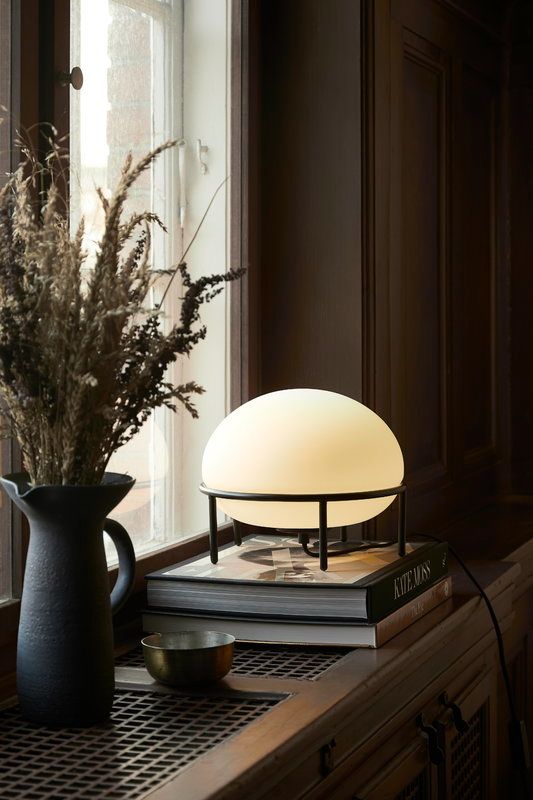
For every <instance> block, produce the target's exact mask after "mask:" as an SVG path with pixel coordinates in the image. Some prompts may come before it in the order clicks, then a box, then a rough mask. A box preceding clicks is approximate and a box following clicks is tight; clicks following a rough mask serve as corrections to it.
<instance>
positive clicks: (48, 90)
mask: <svg viewBox="0 0 533 800" xmlns="http://www.w3.org/2000/svg"><path fill="white" fill-rule="evenodd" d="M0 3H1V4H2V5H1V8H2V9H3V8H4V6H6V7H7V6H9V7H10V8H14V9H15V8H16V10H15V11H14V15H13V20H12V23H13V24H12V26H11V42H10V46H11V51H12V58H11V63H12V69H11V84H12V86H13V87H15V88H16V97H15V101H16V102H15V103H14V105H13V110H12V114H13V118H14V119H15V120H20V122H21V126H22V127H25V128H30V127H31V126H32V125H35V124H36V123H37V122H39V121H40V120H43V119H47V120H53V121H54V124H55V126H56V128H57V129H58V131H59V135H64V134H65V133H66V132H67V131H68V119H69V105H68V95H69V92H68V88H69V87H67V88H66V89H62V88H60V87H59V85H58V83H57V82H56V81H55V74H56V73H57V72H58V71H60V70H63V69H64V68H65V65H67V64H69V59H68V53H69V39H70V19H69V16H70V15H69V5H70V4H69V0H52V3H51V4H50V5H51V6H52V10H51V11H50V7H49V6H48V5H47V13H46V15H44V14H43V15H42V17H41V18H40V17H39V11H40V9H42V4H40V2H39V0H21V2H20V3H15V2H14V0H0ZM229 3H230V6H231V34H230V35H231V66H230V80H231V112H230V120H229V125H230V130H231V145H230V146H231V162H232V170H231V176H230V198H231V199H230V232H229V237H230V258H231V263H232V265H240V264H242V265H243V266H245V267H246V268H247V272H246V274H245V276H244V277H243V279H241V280H240V281H238V282H235V283H233V284H231V285H230V287H229V291H230V298H231V299H230V337H231V340H230V341H231V366H230V376H229V377H230V406H231V408H232V409H233V408H236V407H237V406H238V405H240V404H241V403H243V402H245V401H246V400H247V399H250V398H251V397H253V396H254V395H255V394H256V393H257V387H258V369H257V362H256V358H255V354H256V353H257V352H258V347H257V343H256V342H255V341H254V339H255V336H254V333H255V332H254V331H253V330H252V329H251V324H250V321H251V320H253V319H255V320H257V319H258V316H257V314H255V313H254V308H255V307H256V302H255V299H256V297H257V279H256V276H255V274H254V270H253V268H252V269H250V265H251V262H252V261H253V260H254V255H255V254H256V253H257V249H256V248H257V244H256V241H257V231H256V229H255V227H254V226H252V224H251V219H252V217H251V215H250V211H249V209H250V206H253V207H256V204H257V197H258V190H257V181H256V180H251V178H250V174H251V172H252V170H254V171H255V165H256V159H257V154H256V153H255V152H252V151H251V149H250V135H251V131H252V127H251V125H250V124H249V120H250V117H251V114H252V113H254V111H255V112H256V111H257V108H252V106H253V105H254V102H255V101H254V100H253V99H252V103H250V95H251V93H250V88H251V86H252V82H251V80H250V70H255V69H257V60H258V55H257V47H255V46H254V44H252V45H250V32H251V25H255V24H256V21H257V20H258V9H257V8H256V5H257V0H229ZM0 33H1V32H0ZM252 33H253V31H252ZM254 40H255V44H257V41H258V36H257V32H256V34H255V36H254ZM2 43H3V42H2ZM252 51H254V52H252ZM254 85H255V81H254ZM32 138H33V140H34V144H35V142H36V141H38V135H37V133H36V132H35V131H34V132H33V135H32ZM15 157H16V154H15ZM10 166H11V167H12V166H13V165H10ZM250 187H254V190H253V191H254V193H255V194H254V196H252V195H251V191H250ZM17 451H18V448H17V447H16V445H14V446H10V447H9V459H10V460H9V467H8V468H9V469H10V470H16V469H17V466H18V467H20V456H19V454H18V452H17ZM2 457H3V461H2V468H3V470H4V471H7V470H6V462H5V460H4V448H3V449H2ZM6 507H8V508H9V507H11V508H10V526H9V527H10V528H11V529H10V530H9V532H8V534H7V535H8V536H10V539H11V551H12V559H11V572H12V595H13V599H12V600H7V601H5V602H3V603H0V686H1V676H2V673H5V672H6V671H8V670H6V664H8V665H9V664H11V668H12V658H10V655H12V654H13V652H14V646H15V638H16V630H17V627H18V617H19V606H20V599H19V598H20V595H21V591H22V576H23V570H24V562H25V552H26V549H27V540H28V531H27V525H26V520H25V519H24V518H23V516H22V514H21V513H20V512H19V511H18V509H15V508H14V507H13V504H6ZM1 511H2V509H1V508H0V513H1ZM0 525H2V531H1V533H4V531H5V527H6V526H5V522H4V519H3V518H1V517H0ZM219 536H220V542H221V544H222V543H225V542H229V541H230V540H231V539H232V536H233V533H232V525H231V524H224V525H221V526H220V527H219ZM208 549H209V545H208V532H207V531H205V532H204V533H201V534H197V535H194V536H191V537H187V538H186V539H182V540H180V541H178V542H176V543H173V544H169V545H165V546H164V547H162V548H158V549H157V550H154V551H152V552H150V553H146V554H143V555H141V556H139V557H138V558H137V569H136V578H135V584H134V598H133V601H132V602H130V604H129V609H128V608H127V609H126V612H121V618H124V617H128V616H130V617H131V615H132V613H137V614H138V607H139V594H140V593H144V590H145V581H144V576H145V575H146V574H147V573H148V572H150V571H152V570H155V569H161V568H163V567H165V566H169V565H171V564H173V563H176V562H179V561H183V560H185V559H187V558H190V557H192V556H194V555H197V554H199V553H201V552H205V551H207V550H208ZM117 570H118V568H117V567H112V568H110V569H109V576H110V582H111V583H113V582H114V580H115V578H116V575H117Z"/></svg>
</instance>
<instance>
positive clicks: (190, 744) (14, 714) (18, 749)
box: [0, 690, 282, 800]
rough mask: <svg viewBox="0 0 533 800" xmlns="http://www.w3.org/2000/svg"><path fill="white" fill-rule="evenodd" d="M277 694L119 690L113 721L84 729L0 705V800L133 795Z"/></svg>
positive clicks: (96, 799)
mask: <svg viewBox="0 0 533 800" xmlns="http://www.w3.org/2000/svg"><path fill="white" fill-rule="evenodd" d="M281 699H282V698H281V697H277V698H276V697H272V696H264V697H263V696H258V697H248V696H243V697H216V696H211V697H202V696H193V695H190V696H189V695H177V694H163V693H157V692H154V691H142V690H134V691H132V690H124V691H123V690H118V691H117V693H116V698H115V705H114V708H113V714H112V717H111V721H110V722H109V723H108V724H105V725H95V726H93V727H91V728H88V729H85V730H80V729H78V730H76V729H68V728H64V729H52V728H43V727H39V726H37V725H33V724H31V723H29V722H26V721H25V720H23V719H22V718H21V716H20V713H19V710H18V707H17V706H13V707H11V708H7V709H4V710H3V711H0V753H1V758H0V798H1V800H79V799H81V798H84V799H85V800H104V798H105V800H125V798H127V800H135V798H140V797H142V796H144V795H145V794H147V793H148V792H149V791H151V790H153V789H155V788H156V787H157V786H159V785H160V784H162V783H164V782H165V781H167V780H168V779H170V778H171V777H172V776H174V775H176V773H177V772H179V770H180V769H182V768H184V767H185V766H187V764H189V763H191V762H192V761H194V760H195V759H196V758H198V757H199V756H201V755H203V754H204V753H207V752H208V751H209V750H211V749H212V748H213V747H215V746H216V745H217V744H220V743H221V742H223V741H224V740H225V739H228V737H230V736H232V735H233V734H234V733H236V732H237V731H240V730H242V728H244V727H245V726H246V725H248V724H249V723H250V722H252V721H253V720H255V719H257V718H258V717H260V716H261V715H262V714H264V713H265V712H267V711H269V710H270V709H271V708H272V707H273V706H275V705H276V703H278V702H279V701H280V700H281Z"/></svg>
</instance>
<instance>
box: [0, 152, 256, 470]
mask: <svg viewBox="0 0 533 800" xmlns="http://www.w3.org/2000/svg"><path fill="white" fill-rule="evenodd" d="M172 146H173V142H167V143H166V144H164V145H162V146H160V147H158V148H156V149H154V150H153V151H152V152H150V153H148V155H146V157H145V158H143V159H141V160H140V161H139V162H137V163H133V161H132V158H131V155H130V156H129V157H128V158H127V159H126V161H125V164H124V167H123V169H122V174H121V177H120V180H119V182H118V185H117V187H116V190H115V192H114V193H113V195H112V196H111V197H110V198H109V199H106V198H105V197H104V195H103V193H102V192H99V197H100V201H101V203H102V205H103V210H104V214H105V230H104V233H103V235H102V238H101V240H100V242H99V243H98V248H97V254H96V259H95V263H94V266H93V268H92V269H90V270H86V269H85V270H84V264H85V262H86V259H87V253H86V252H85V251H84V247H83V233H84V228H83V221H82V223H81V224H80V226H79V228H78V230H77V231H76V233H75V235H71V233H70V230H69V222H68V219H67V218H66V216H65V213H64V201H63V199H62V196H61V192H60V190H59V184H60V181H61V180H62V178H61V164H62V158H61V156H60V155H59V152H58V150H57V149H56V148H54V149H52V151H51V153H50V156H49V157H48V158H47V160H46V161H45V163H44V164H43V163H39V162H38V161H37V160H36V158H35V157H34V155H33V154H32V152H31V151H29V150H28V149H25V150H24V154H23V161H22V163H21V165H20V167H19V168H18V169H17V171H16V172H14V173H13V174H11V175H9V176H8V178H7V182H6V183H5V185H4V187H3V188H2V190H1V191H0V410H1V413H2V414H3V415H4V417H5V419H6V420H7V422H8V424H9V426H10V429H11V433H12V435H14V436H16V438H17V440H18V442H19V444H20V447H21V450H22V455H23V461H24V465H25V468H26V470H27V471H28V473H29V475H30V479H31V482H32V483H33V484H34V485H43V484H48V485H95V484H98V483H100V481H101V479H102V476H103V474H104V471H105V469H106V465H107V464H108V462H109V459H110V457H111V455H112V454H113V453H114V452H115V451H116V450H117V449H118V448H119V447H121V446H122V445H123V444H125V443H126V442H127V441H129V440H130V439H131V438H132V436H134V435H135V433H136V432H137V431H138V430H139V428H140V427H141V425H142V424H143V423H144V422H145V421H146V419H147V418H148V416H149V415H150V413H151V412H152V410H153V409H155V408H156V407H158V406H163V405H164V406H167V407H168V408H171V409H173V410H175V409H176V402H178V403H181V404H183V406H184V407H185V408H186V409H187V410H188V411H189V412H190V413H191V414H192V415H193V416H197V412H196V410H195V407H194V404H193V396H194V395H195V394H198V393H201V392H203V389H202V387H201V386H198V385H197V384H196V383H195V382H190V383H186V384H184V385H180V386H174V385H172V384H170V383H169V382H168V381H167V379H166V371H167V367H168V366H169V365H170V364H171V362H173V361H175V360H176V359H177V358H178V357H180V356H187V355H188V354H189V353H190V352H191V350H192V349H193V347H194V346H195V345H196V344H197V343H198V342H199V341H200V340H201V339H203V338H204V337H205V335H206V328H205V326H203V325H202V324H201V322H200V316H199V310H200V307H201V305H202V304H203V303H206V302H209V301H210V300H211V299H212V298H213V297H215V296H216V295H217V294H218V293H219V292H220V291H221V290H222V288H223V285H224V282H225V281H231V280H234V279H235V278H237V277H239V276H240V275H241V273H242V270H230V271H229V272H227V273H226V274H222V275H209V276H206V277H202V278H200V279H199V280H192V278H191V275H190V273H189V272H188V269H187V265H186V263H185V262H184V260H181V261H180V263H179V264H178V265H177V266H176V267H175V268H173V269H172V270H170V271H169V272H168V274H169V279H170V280H172V279H173V278H174V276H175V275H178V278H180V279H181V285H182V287H183V297H182V304H181V309H180V318H179V322H178V324H176V325H175V326H174V327H173V328H172V330H170V331H169V332H166V333H165V332H164V330H163V326H162V308H161V307H160V306H159V307H157V308H151V309H149V308H147V303H146V300H147V295H148V292H149V289H150V287H151V285H152V281H153V280H154V274H153V271H152V270H151V265H150V229H151V227H152V226H153V225H160V226H161V227H163V228H164V226H163V223H162V222H161V221H160V220H159V219H158V218H157V217H156V216H155V215H154V214H151V213H148V212H146V213H143V214H135V215H133V216H129V217H126V218H125V212H124V204H125V201H126V199H127V197H128V192H129V190H130V188H131V186H132V185H133V184H134V182H135V181H136V180H137V178H138V177H139V176H140V175H141V174H142V173H143V172H144V171H145V170H147V169H149V168H150V166H151V164H152V162H153V161H154V159H155V158H157V156H158V155H159V154H160V153H161V152H162V151H163V150H165V149H167V148H169V147H172ZM43 186H44V187H45V188H44V189H43ZM36 198H37V202H36Z"/></svg>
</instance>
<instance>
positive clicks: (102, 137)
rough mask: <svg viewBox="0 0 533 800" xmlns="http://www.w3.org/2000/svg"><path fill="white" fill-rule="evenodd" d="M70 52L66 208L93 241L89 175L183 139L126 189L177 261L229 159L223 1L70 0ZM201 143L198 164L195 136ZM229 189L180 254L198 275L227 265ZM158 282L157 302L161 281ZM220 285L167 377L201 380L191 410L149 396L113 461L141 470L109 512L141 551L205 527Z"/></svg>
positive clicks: (164, 259) (161, 252)
mask: <svg viewBox="0 0 533 800" xmlns="http://www.w3.org/2000/svg"><path fill="white" fill-rule="evenodd" d="M71 26H72V28H71V51H72V52H71V65H72V66H74V65H76V64H77V65H79V66H81V68H82V70H83V74H84V85H83V88H82V89H81V91H80V92H72V93H71V212H72V222H73V225H76V224H77V222H78V220H79V218H80V215H84V216H85V217H86V223H87V231H88V233H87V237H86V238H87V247H88V249H89V250H90V251H94V249H95V245H94V242H95V241H96V240H97V239H98V237H99V236H100V234H101V230H102V222H103V220H102V213H101V210H100V207H99V203H98V199H97V196H96V192H95V187H96V186H101V187H102V188H103V189H104V191H110V190H111V189H112V188H113V187H114V185H115V184H116V181H117V178H118V175H119V172H120V167H121V165H122V163H123V161H124V158H125V155H126V154H127V152H128V151H130V150H131V151H132V152H133V154H134V156H141V155H144V153H146V152H148V150H150V149H151V148H152V147H154V146H156V145H157V144H159V143H161V142H164V141H165V140H167V139H170V138H173V139H174V138H175V139H183V140H184V142H185V144H184V146H183V149H182V152H183V155H184V159H183V161H182V170H181V174H180V169H179V166H180V158H179V149H178V148H174V149H173V150H172V151H170V152H168V153H166V154H164V155H163V157H161V158H160V159H159V160H158V162H157V163H156V165H155V166H154V168H153V170H152V171H151V173H146V174H145V175H144V176H143V177H142V178H141V179H140V180H139V182H138V184H137V185H136V187H135V189H134V192H133V193H132V195H131V198H130V201H129V205H128V209H127V210H128V211H143V210H147V209H150V210H153V211H156V212H157V213H158V214H159V215H160V216H161V218H162V219H163V220H164V221H165V223H166V224H167V227H168V229H169V233H168V235H164V234H163V233H161V232H160V231H158V230H154V245H153V257H152V261H153V267H154V268H155V269H162V268H166V267H168V266H170V265H172V264H176V263H177V262H178V260H179V258H180V256H181V253H182V252H183V249H184V247H185V246H186V245H187V244H188V242H189V241H190V240H191V238H192V236H193V234H194V231H195V229H196V226H197V225H198V223H199V220H200V219H201V217H202V215H203V213H204V211H205V209H206V207H207V205H208V203H209V200H210V199H211V197H212V195H213V193H214V191H215V189H216V188H217V186H218V185H219V184H220V183H221V182H222V181H223V180H224V178H225V177H226V176H227V175H228V174H229V164H228V163H227V155H226V154H227V150H228V147H227V140H226V139H227V137H226V127H227V124H226V112H227V108H226V104H227V89H226V85H227V79H226V72H227V8H226V2H225V0H167V1H166V2H165V1H164V0H73V2H72V6H71ZM199 139H201V141H202V144H205V145H207V147H208V150H207V152H206V153H205V161H206V163H207V172H205V174H204V172H203V170H202V165H201V164H200V161H199V158H198V152H197V140H199ZM226 195H227V192H226V188H225V187H224V188H223V189H222V190H221V191H220V192H219V193H218V195H217V198H216V201H215V203H214V204H213V207H212V209H211V211H210V213H209V215H208V217H207V219H206V222H205V224H204V225H203V227H202V231H201V233H200V235H199V237H198V238H197V240H196V241H195V244H194V246H193V248H192V249H191V251H190V257H188V263H189V267H190V269H191V272H192V274H193V275H194V276H197V275H200V274H208V273H212V272H216V271H224V270H225V269H226V253H227V238H228V237H227V235H226V231H227V218H226V217H227V215H226V206H227V196H226ZM166 280H167V279H166V278H161V279H159V280H158V283H157V284H156V286H155V287H154V290H153V293H152V297H151V298H150V301H151V303H152V304H153V303H156V302H157V301H158V299H159V298H160V297H161V293H162V292H163V291H164V288H165V282H166ZM180 293H181V292H180V286H179V282H178V281H177V280H176V281H175V282H174V284H173V286H172V289H171V291H170V292H169V294H168V295H167V300H166V302H165V312H166V319H165V324H166V325H168V326H170V325H172V324H173V322H174V321H176V320H177V318H178V314H179V298H180ZM226 304H227V298H226V297H225V293H222V294H221V295H220V296H219V297H218V298H217V299H216V300H215V301H214V302H213V303H211V304H210V305H208V306H205V308H204V311H203V314H202V319H203V321H204V322H205V323H206V325H207V329H208V335H207V339H206V340H205V341H204V342H201V343H200V345H199V346H198V347H197V348H196V349H195V350H194V351H193V354H192V355H191V357H190V359H187V361H186V363H178V364H176V365H175V367H174V368H173V370H172V373H171V375H170V376H169V377H170V379H171V380H172V381H173V382H175V383H182V382H184V381H187V380H192V379H194V380H196V381H197V382H199V383H201V384H202V385H203V386H204V387H205V389H206V394H205V395H203V396H202V397H200V398H199V399H198V402H197V407H198V410H199V413H200V419H199V420H192V419H191V418H190V417H189V415H188V414H187V412H185V411H184V410H182V409H181V408H179V409H178V413H177V414H172V413H171V412H169V411H167V410H157V411H156V412H155V413H154V414H153V415H152V417H151V418H150V420H149V421H148V422H147V423H146V424H145V425H144V427H143V429H142V430H141V431H140V433H139V434H138V435H137V437H136V438H135V439H134V440H133V441H132V442H131V443H129V444H128V445H126V446H125V447H124V448H122V449H121V450H120V451H119V452H118V453H117V454H116V455H115V456H114V457H113V459H112V461H111V463H110V469H113V470H116V471H123V472H129V473H130V474H131V475H133V476H134V477H135V478H136V479H137V483H136V486H135V488H134V489H133V490H132V492H130V495H129V496H128V497H127V498H126V499H125V500H124V501H123V503H122V504H121V506H120V507H119V509H118V510H117V513H115V517H116V518H117V519H119V521H121V522H122V524H124V525H125V527H126V528H127V529H128V530H129V532H130V533H131V534H132V537H133V538H134V543H135V546H136V550H137V552H138V553H139V552H142V551H144V550H148V549H152V548H154V547H158V546H162V545H164V544H165V543H168V542H172V541H175V540H177V539H179V538H181V537H183V536H187V535H189V534H193V533H196V532H198V531H201V530H205V528H206V527H207V504H206V501H205V498H204V497H203V496H202V495H201V494H200V493H199V492H198V484H199V482H200V478H201V476H200V465H201V457H202V452H203V448H204V446H205V443H206V441H207V439H208V437H209V435H210V433H211V431H212V430H213V429H214V427H215V426H216V425H217V424H218V422H219V421H220V420H221V419H222V418H223V417H224V415H225V413H226V350H227V346H228V341H227V335H226V330H227V322H226V321H227V313H226V312H227V310H226Z"/></svg>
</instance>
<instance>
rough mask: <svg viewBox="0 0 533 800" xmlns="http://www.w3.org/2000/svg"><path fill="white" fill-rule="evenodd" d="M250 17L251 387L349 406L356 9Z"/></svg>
mask: <svg viewBox="0 0 533 800" xmlns="http://www.w3.org/2000/svg"><path fill="white" fill-rule="evenodd" d="M261 9H262V42H261V44H262V49H263V52H262V62H261V63H262V95H261V105H262V117H261V119H262V124H261V140H262V146H261V175H260V179H261V324H260V327H261V329H260V339H261V344H260V361H261V384H260V387H259V389H260V391H261V392H268V391H272V390H276V389H281V388H287V387H288V388H292V387H298V386H307V387H315V388H323V389H330V390H334V391H338V392H342V393H344V394H347V395H349V396H351V397H354V398H361V393H362V385H361V383H362V379H361V372H362V339H361V315H362V299H361V297H362V281H361V200H360V196H361V95H360V79H361V71H360V45H359V37H360V7H359V3H358V2H354V1H353V0H331V1H330V2H328V3H324V2H323V0H291V2H290V3H287V2H285V0H269V2H267V3H262V6H261Z"/></svg>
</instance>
